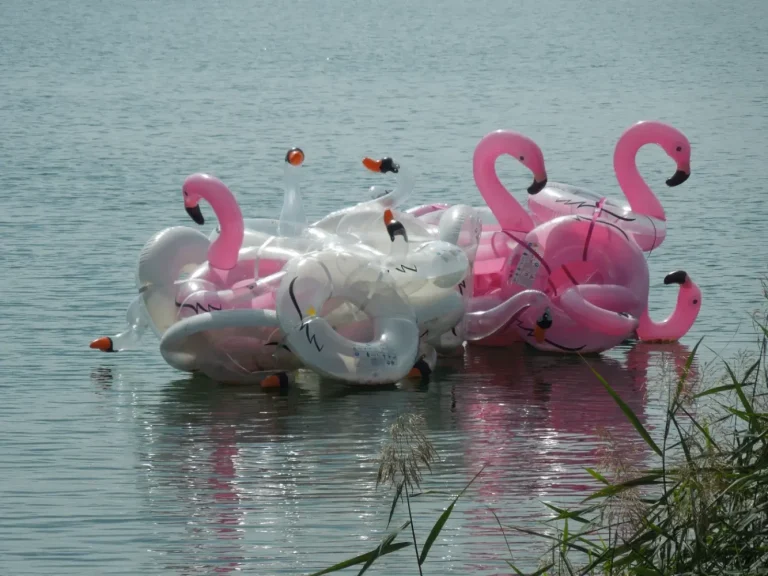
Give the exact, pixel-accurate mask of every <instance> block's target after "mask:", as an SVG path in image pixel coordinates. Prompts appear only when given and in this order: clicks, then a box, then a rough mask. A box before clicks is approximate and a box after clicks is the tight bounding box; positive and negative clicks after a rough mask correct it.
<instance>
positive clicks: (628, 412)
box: [582, 356, 662, 456]
mask: <svg viewBox="0 0 768 576" xmlns="http://www.w3.org/2000/svg"><path fill="white" fill-rule="evenodd" d="M582 359H584V357H583V356H582ZM584 362H586V364H587V366H589V369H590V370H592V373H593V374H594V375H595V376H596V377H597V379H598V380H599V381H600V383H601V384H602V385H603V387H604V388H605V389H606V390H607V391H608V394H610V395H611V398H613V400H614V401H615V402H616V404H618V406H619V408H621V411H622V412H624V415H625V416H626V417H627V419H628V420H629V421H630V422H631V423H632V426H634V427H635V430H637V432H638V434H640V436H642V437H643V440H645V442H646V444H648V446H650V447H651V449H652V450H653V451H654V452H656V454H658V455H659V456H661V455H662V454H661V448H659V447H658V446H657V445H656V442H654V441H653V438H651V435H650V434H648V430H646V429H645V426H643V424H642V423H641V422H640V420H639V419H638V418H637V416H636V415H635V413H634V412H633V411H632V408H630V407H629V406H628V405H627V403H626V402H624V400H622V399H621V397H620V396H619V395H618V394H617V393H616V391H615V390H614V389H613V388H611V385H610V384H608V382H606V381H605V378H603V377H602V376H601V375H600V374H599V373H598V372H597V370H595V369H594V368H593V367H592V365H591V364H590V363H589V362H587V361H586V359H584Z"/></svg>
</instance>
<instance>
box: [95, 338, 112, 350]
mask: <svg viewBox="0 0 768 576" xmlns="http://www.w3.org/2000/svg"><path fill="white" fill-rule="evenodd" d="M90 347H91V348H93V349H94V350H101V351H102V352H114V350H113V349H112V338H110V337H109V336H102V337H101V338H96V340H94V341H93V342H91V346H90Z"/></svg>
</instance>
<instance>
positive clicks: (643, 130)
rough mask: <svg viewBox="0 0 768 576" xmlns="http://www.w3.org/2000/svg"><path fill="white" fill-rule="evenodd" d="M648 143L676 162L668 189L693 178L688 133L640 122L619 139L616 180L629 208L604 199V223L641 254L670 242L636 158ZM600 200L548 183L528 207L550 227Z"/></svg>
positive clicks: (662, 216)
mask: <svg viewBox="0 0 768 576" xmlns="http://www.w3.org/2000/svg"><path fill="white" fill-rule="evenodd" d="M646 144H656V145H658V146H660V147H661V148H662V149H663V150H664V151H665V152H666V153H667V155H668V156H669V157H670V158H671V159H672V160H674V161H675V164H676V165H677V170H676V172H675V173H674V175H673V176H672V177H671V178H669V179H668V180H667V182H666V183H667V186H669V187H674V186H679V185H680V184H682V183H683V182H685V181H686V180H687V179H688V177H689V176H690V175H691V145H690V142H689V141H688V139H687V138H686V136H685V134H683V133H682V132H681V131H680V130H678V129H677V128H675V127H673V126H670V125H669V124H665V123H663V122H657V121H642V122H638V123H637V124H635V125H633V126H631V127H630V128H628V129H627V130H626V131H625V132H624V133H623V134H622V135H621V137H620V138H619V141H618V143H617V145H616V149H615V151H614V155H613V166H614V171H615V173H616V179H617V180H618V183H619V187H620V188H621V190H622V192H623V193H624V195H625V197H626V199H627V201H628V202H629V205H628V206H626V205H621V204H619V203H618V202H617V201H615V200H612V199H606V201H605V206H604V210H603V213H602V215H601V219H602V220H605V221H607V222H613V223H614V224H616V225H618V226H620V227H621V228H622V229H623V230H624V231H625V232H627V234H629V235H630V237H632V238H633V239H634V240H635V241H636V242H637V243H638V245H639V246H640V248H641V249H642V250H643V251H650V250H653V249H655V248H657V247H658V246H660V245H661V243H662V242H663V241H664V239H665V238H666V235H667V220H666V214H665V212H664V208H663V207H662V206H661V203H660V202H659V199H658V198H657V197H656V195H655V194H654V193H653V191H652V190H651V188H650V187H649V186H648V184H647V183H646V182H645V180H644V179H643V177H642V176H641V175H640V172H639V170H638V168H637V162H636V159H637V153H638V151H639V150H640V148H642V147H643V146H645V145H646ZM529 192H530V191H529ZM600 198H601V197H600V196H598V195H597V194H594V193H593V192H590V191H589V190H585V189H583V188H579V187H576V186H571V185H569V184H562V183H559V182H550V183H549V184H548V185H547V186H546V187H544V188H543V189H542V190H541V191H539V192H533V193H531V196H530V197H529V198H528V207H529V209H530V210H531V212H532V213H533V214H534V215H535V217H536V219H537V220H539V221H541V222H546V221H547V220H550V219H552V218H556V217H558V216H563V215H566V214H581V215H587V214H589V213H591V211H592V210H593V209H594V208H595V207H596V203H597V201H598V200H599V199H600Z"/></svg>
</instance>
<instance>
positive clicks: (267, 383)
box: [261, 374, 280, 388]
mask: <svg viewBox="0 0 768 576" xmlns="http://www.w3.org/2000/svg"><path fill="white" fill-rule="evenodd" d="M261 387H262V388H280V378H278V377H277V376H275V375H274V374H272V375H271V376H267V377H266V378H264V380H262V381H261Z"/></svg>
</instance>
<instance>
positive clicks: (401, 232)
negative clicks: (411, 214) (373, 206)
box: [387, 220, 408, 242]
mask: <svg viewBox="0 0 768 576" xmlns="http://www.w3.org/2000/svg"><path fill="white" fill-rule="evenodd" d="M387 233H388V234H389V239H390V240H391V241H392V242H394V241H395V238H396V237H397V236H402V237H403V240H405V241H406V242H408V233H407V232H406V231H405V226H403V225H402V224H401V223H400V222H398V221H397V220H393V221H392V222H390V223H389V224H387Z"/></svg>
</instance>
